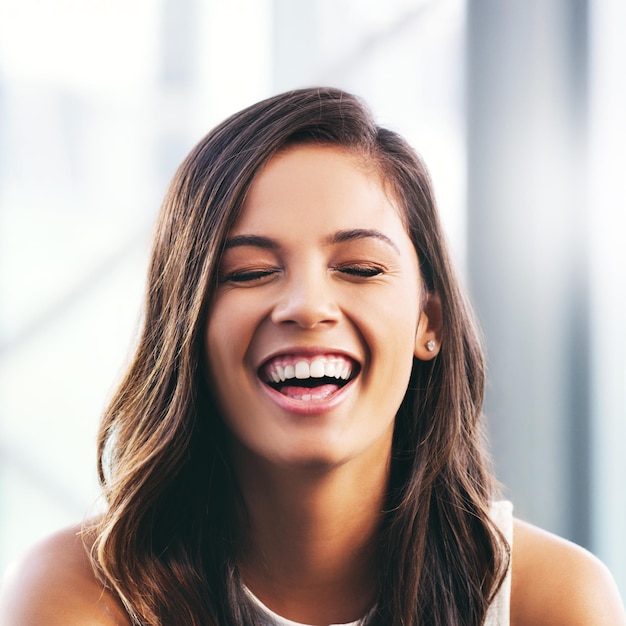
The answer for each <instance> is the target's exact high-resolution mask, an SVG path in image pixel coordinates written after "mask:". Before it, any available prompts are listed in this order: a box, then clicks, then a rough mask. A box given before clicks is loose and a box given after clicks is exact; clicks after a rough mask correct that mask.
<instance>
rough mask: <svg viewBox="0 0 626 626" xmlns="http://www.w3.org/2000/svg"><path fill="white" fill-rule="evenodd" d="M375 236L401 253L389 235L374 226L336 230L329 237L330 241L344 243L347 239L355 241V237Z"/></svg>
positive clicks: (366, 237)
mask: <svg viewBox="0 0 626 626" xmlns="http://www.w3.org/2000/svg"><path fill="white" fill-rule="evenodd" d="M368 238H374V239H378V240H379V241H383V242H384V243H386V244H387V245H388V246H390V247H392V248H393V249H394V250H395V251H396V252H397V253H398V254H400V248H399V247H398V246H397V245H396V244H395V243H394V242H393V240H391V239H389V237H387V235H385V234H383V233H381V232H380V231H379V230H375V229H372V228H353V229H351V230H340V231H338V232H336V233H335V234H334V235H333V236H332V237H330V239H329V243H343V242H345V241H354V240H355V239H368Z"/></svg>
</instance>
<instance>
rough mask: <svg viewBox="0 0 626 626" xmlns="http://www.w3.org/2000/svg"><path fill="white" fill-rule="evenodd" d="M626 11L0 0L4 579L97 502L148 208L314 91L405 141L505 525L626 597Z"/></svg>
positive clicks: (545, 4)
mask: <svg viewBox="0 0 626 626" xmlns="http://www.w3.org/2000/svg"><path fill="white" fill-rule="evenodd" d="M625 25H626V4H625V3H624V2H623V1H622V0H548V1H546V0H507V2H498V1H497V0H388V1H387V2H385V3H382V2H378V1H377V0H306V1H305V0H0V571H1V570H2V569H3V568H4V567H5V565H6V563H7V562H8V560H10V559H11V558H12V557H14V556H15V555H16V554H17V553H18V552H19V551H21V550H23V549H24V548H25V547H26V546H27V545H28V544H30V543H32V542H33V541H35V540H36V539H37V538H39V537H41V536H42V535H45V534H47V533H49V532H50V531H51V530H53V529H55V528H57V527H59V526H61V525H64V524H68V523H71V522H74V521H76V520H79V519H81V518H82V517H83V516H84V515H86V514H88V513H89V511H92V510H93V509H94V507H97V497H98V492H97V485H96V478H95V433H96V429H97V423H98V420H99V417H100V415H101V413H102V411H103V409H104V407H105V405H106V403H107V400H108V398H109V397H110V395H111V393H112V391H113V389H114V387H115V385H116V383H117V381H118V380H119V378H120V376H121V373H122V372H123V369H124V367H125V365H126V363H127V362H128V359H129V355H130V352H131V349H132V345H133V341H134V338H135V335H136V331H137V328H138V324H139V322H140V314H141V313H140V307H141V302H142V297H143V289H144V273H145V269H146V264H147V253H148V247H149V242H150V235H151V231H152V228H153V223H154V220H155V216H156V212H157V210H158V207H159V204H160V202H161V198H162V197H163V194H164V192H165V189H166V187H167V184H168V182H169V180H170V178H171V177H172V175H173V173H174V171H175V168H176V166H177V165H178V163H179V162H180V161H181V160H182V159H183V157H184V156H185V155H186V153H187V152H188V151H189V150H190V149H191V147H192V146H193V145H194V144H195V143H196V142H197V141H198V140H199V139H200V137H202V136H203V135H204V134H205V133H206V132H207V131H208V130H209V129H210V128H211V127H212V126H213V125H215V124H216V123H217V122H219V121H220V120H221V119H223V118H224V117H225V116H227V115H228V114H230V113H232V112H234V111H236V110H238V109H240V108H242V107H244V106H246V105H248V104H251V103H253V102H255V101H257V100H259V99H261V98H263V97H266V96H268V95H271V94H273V93H276V92H279V91H283V90H286V89H290V88H295V87H301V86H310V85H332V86H337V87H342V88H344V89H347V90H349V91H352V92H354V93H357V94H359V95H361V96H363V97H364V98H365V100H366V101H367V102H368V103H369V104H370V105H371V107H372V109H373V110H374V112H375V114H376V116H377V118H378V119H379V121H380V123H382V124H384V125H387V126H389V127H391V128H393V129H395V130H398V131H400V132H401V133H402V134H404V135H405V136H406V137H407V139H408V140H409V141H410V142H411V143H412V144H413V145H414V146H415V147H416V148H417V150H418V151H419V152H420V153H421V154H422V155H423V156H424V158H425V160H426V162H427V163H428V165H429V167H430V169H431V172H432V175H433V178H434V182H435V188H436V191H437V195H438V199H439V203H440V209H441V213H442V218H443V221H444V225H445V228H446V230H447V233H448V237H449V240H450V244H451V246H452V249H453V255H454V258H455V261H456V263H457V266H458V270H459V273H460V275H461V277H462V280H463V282H464V284H465V286H466V288H467V289H468V291H469V292H470V297H471V299H472V301H473V303H474V304H475V307H476V310H477V313H478V317H479V320H480V323H481V326H482V329H483V332H484V335H485V340H486V345H487V349H488V362H489V371H488V376H489V385H488V392H487V402H486V407H485V410H486V414H487V419H488V427H489V431H490V440H491V447H492V453H493V457H494V463H495V466H496V470H497V474H498V477H499V479H500V480H501V481H502V483H503V484H504V493H505V495H506V497H508V498H510V499H512V500H513V501H514V503H515V507H516V513H517V515H518V516H520V517H522V518H524V519H526V520H529V521H531V522H534V523H536V524H539V525H541V526H543V527H545V528H547V529H549V530H552V531H554V532H557V533H559V534H561V535H564V536H566V537H568V538H570V539H572V540H574V541H577V542H578V543H581V544H582V545H584V546H586V547H588V548H589V549H591V550H592V551H593V552H595V553H596V554H598V555H599V556H600V557H601V558H602V559H603V560H604V561H605V562H606V563H607V564H608V565H609V566H610V568H611V569H612V571H613V573H614V575H615V576H616V578H617V579H618V583H619V584H620V587H621V590H622V594H623V595H624V593H625V591H626V532H625V531H626V489H625V488H624V485H623V482H624V477H626V356H625V355H626V330H625V326H626V325H625V323H624V322H625V321H626V270H625V269H624V268H626V247H625V246H624V241H625V235H626V219H625V217H624V216H625V202H626V116H625V115H624V111H626V39H625V38H624V37H623V30H624V26H625Z"/></svg>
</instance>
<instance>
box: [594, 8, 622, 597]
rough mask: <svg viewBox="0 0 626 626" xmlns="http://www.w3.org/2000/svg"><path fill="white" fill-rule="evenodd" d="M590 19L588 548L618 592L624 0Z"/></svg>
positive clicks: (620, 490) (598, 9)
mask: <svg viewBox="0 0 626 626" xmlns="http://www.w3.org/2000/svg"><path fill="white" fill-rule="evenodd" d="M590 17H591V20H590V22H591V29H590V32H591V38H590V42H591V46H590V52H591V54H590V60H591V63H590V68H591V71H590V86H591V89H590V93H591V100H590V116H589V117H590V150H589V152H590V156H591V167H590V179H591V180H590V194H589V198H590V215H589V231H590V239H591V242H592V253H593V256H592V264H591V280H590V285H591V290H590V291H591V295H592V302H593V306H592V311H591V313H592V315H591V319H592V337H593V341H592V364H593V372H592V377H591V380H592V412H593V425H594V428H593V438H592V441H593V446H594V451H595V454H594V456H593V464H592V467H593V477H594V480H593V492H592V501H593V507H592V510H593V520H592V521H593V549H594V551H595V552H596V553H597V554H598V555H599V556H600V558H602V559H603V560H604V561H605V562H606V564H607V565H608V566H609V567H610V569H611V571H612V573H613V574H614V576H615V578H616V579H617V582H618V584H619V585H620V588H621V591H622V597H624V598H626V533H624V530H625V528H626V489H624V476H626V454H625V453H624V448H625V447H626V324H625V323H624V322H625V321H626V246H624V241H625V240H626V207H625V204H626V176H624V172H625V171H626V116H625V115H624V111H626V72H625V71H624V60H625V59H626V38H624V32H623V31H624V24H625V23H626V3H625V2H623V0H601V1H596V2H592V4H591V16H590Z"/></svg>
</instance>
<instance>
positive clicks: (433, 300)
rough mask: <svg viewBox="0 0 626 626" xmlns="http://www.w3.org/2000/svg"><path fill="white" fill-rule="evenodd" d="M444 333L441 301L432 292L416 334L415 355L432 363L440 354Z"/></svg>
mask: <svg viewBox="0 0 626 626" xmlns="http://www.w3.org/2000/svg"><path fill="white" fill-rule="evenodd" d="M442 331H443V313H442V310H441V299H440V298H439V295H438V294H437V293H435V292H431V293H428V295H427V297H426V302H425V303H424V306H423V308H422V312H421V313H420V318H419V321H418V323H417V332H416V334H415V352H414V354H415V356H416V357H417V358H418V359H420V361H430V360H431V359H434V358H435V357H436V356H437V355H438V354H439V350H440V349H441V337H442V334H443V333H442Z"/></svg>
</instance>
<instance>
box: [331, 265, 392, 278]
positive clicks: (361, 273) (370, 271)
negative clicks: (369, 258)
mask: <svg viewBox="0 0 626 626" xmlns="http://www.w3.org/2000/svg"><path fill="white" fill-rule="evenodd" d="M333 269H335V270H337V271H339V272H341V273H342V274H348V275H349V276H354V277H356V278H373V277H374V276H379V275H380V274H383V273H384V271H385V270H384V269H383V268H382V267H380V266H379V265H367V264H360V263H355V264H350V265H340V266H338V267H335V268H333Z"/></svg>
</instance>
